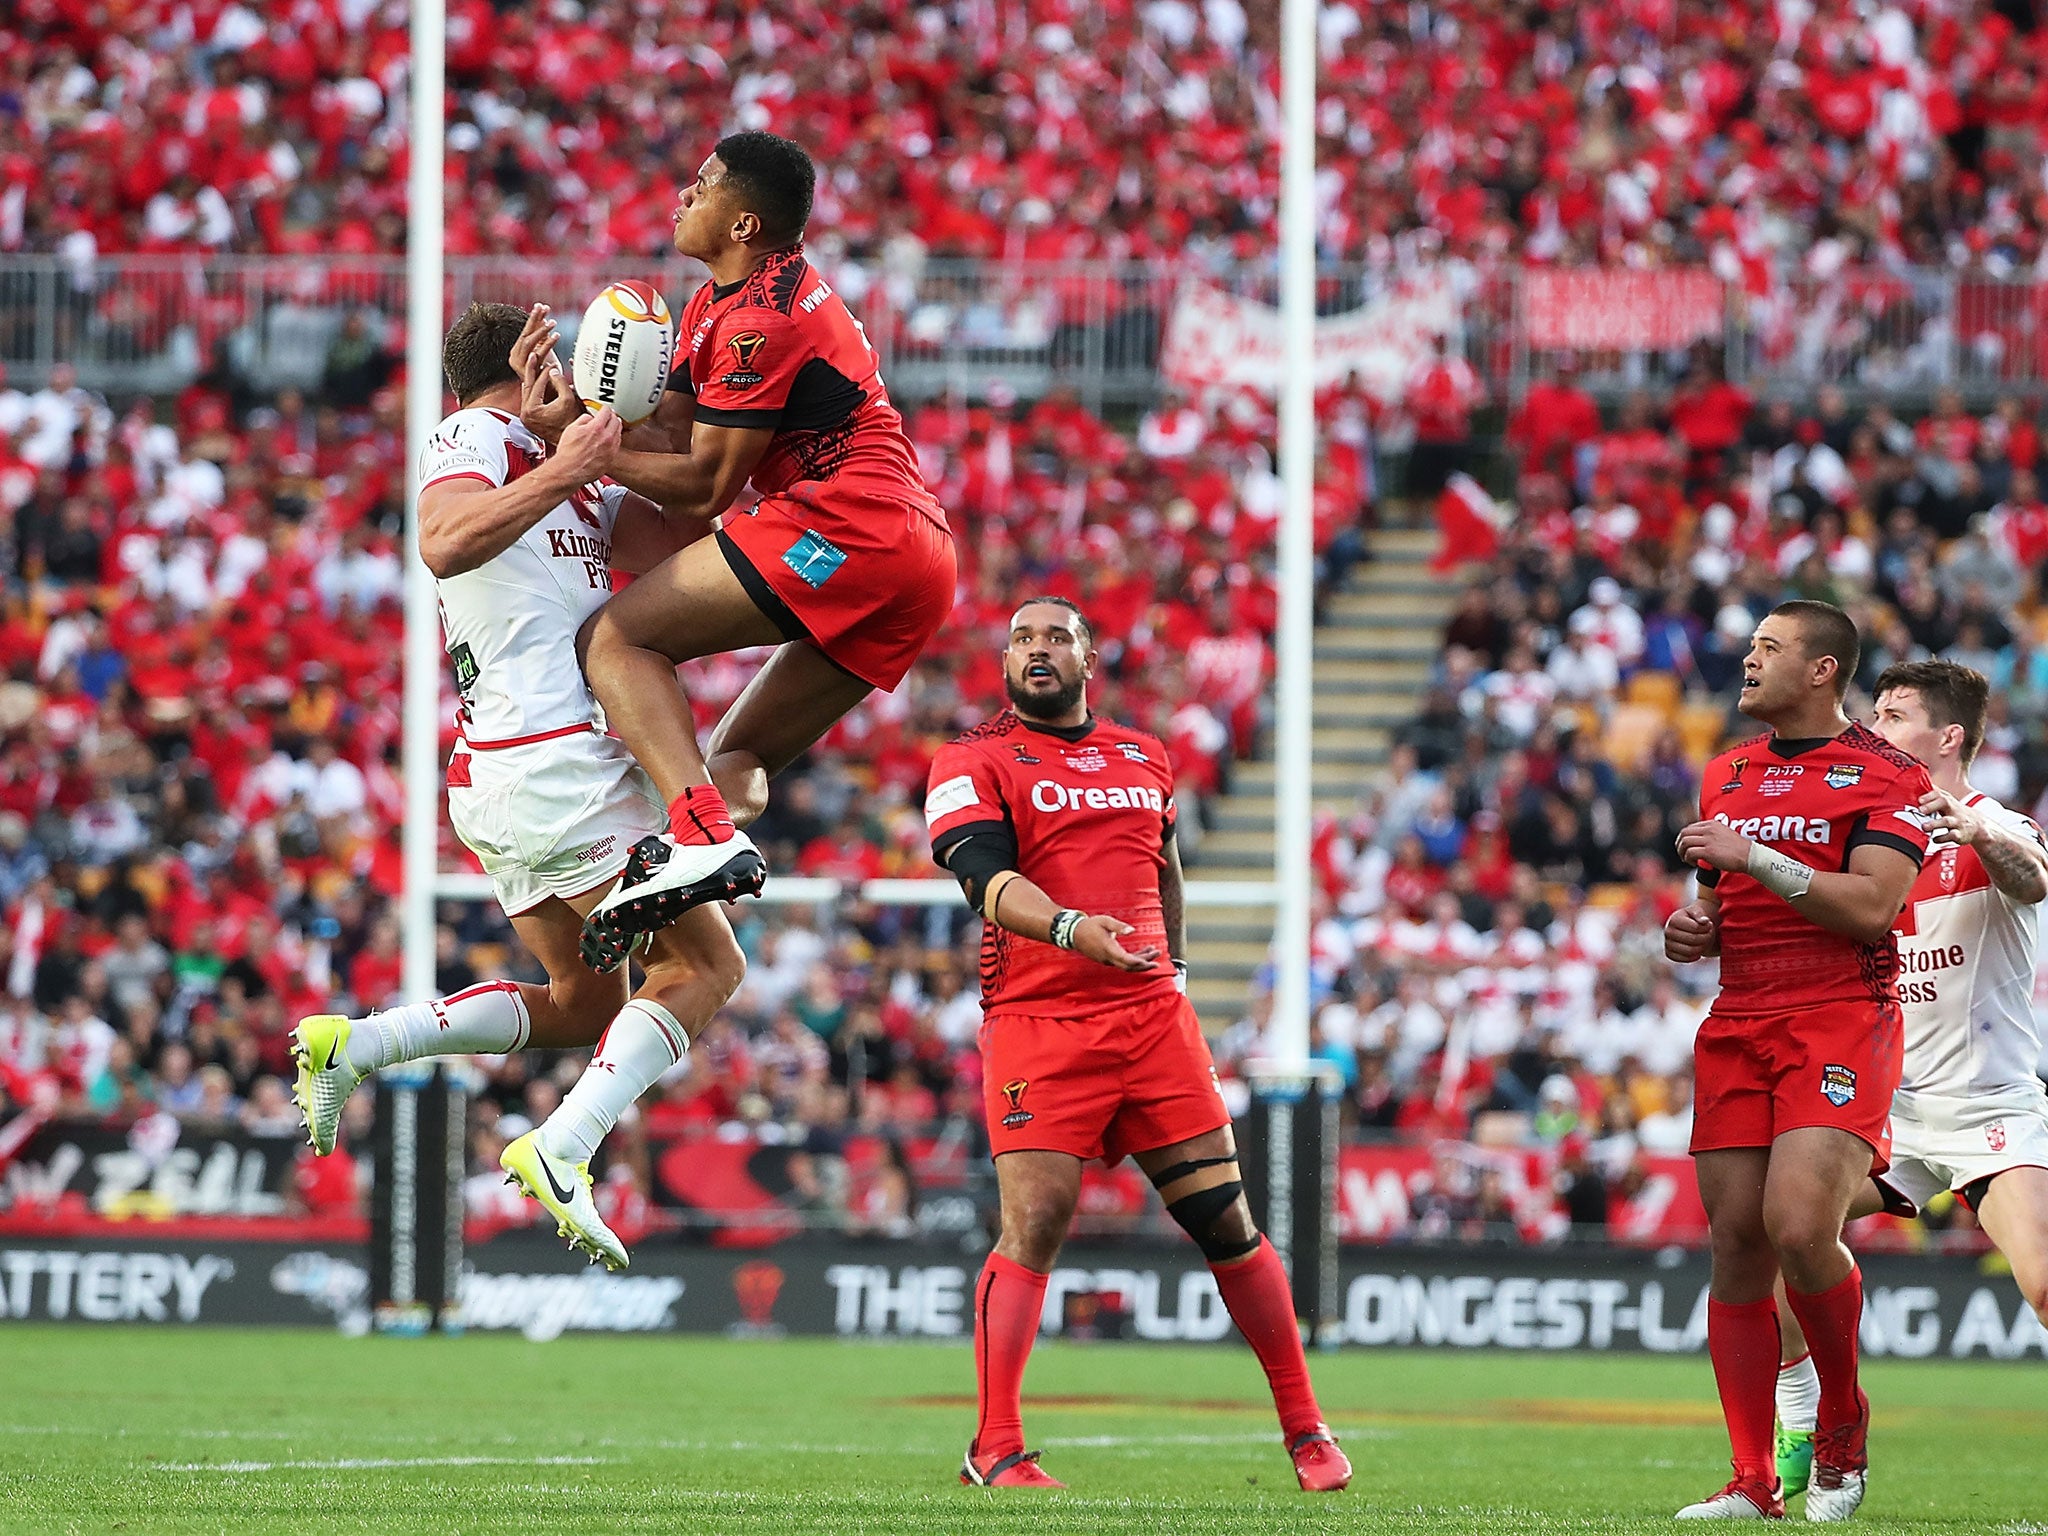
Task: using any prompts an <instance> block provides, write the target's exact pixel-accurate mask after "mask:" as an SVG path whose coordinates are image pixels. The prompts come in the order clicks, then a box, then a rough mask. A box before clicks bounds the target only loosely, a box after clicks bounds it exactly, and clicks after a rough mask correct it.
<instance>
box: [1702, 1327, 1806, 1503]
mask: <svg viewBox="0 0 2048 1536" xmlns="http://www.w3.org/2000/svg"><path fill="white" fill-rule="evenodd" d="M1811 1337H1812V1335H1810V1334H1809V1335H1808V1338H1809V1339H1810V1338H1811ZM1707 1353H1708V1354H1710V1355H1712V1356H1713V1357H1714V1385H1715V1386H1717V1387H1719V1388H1720V1389H1721V1417H1722V1418H1724V1419H1726V1420H1727V1421H1728V1445H1729V1448H1730V1449H1731V1450H1733V1451H1734V1453H1735V1475H1736V1476H1737V1477H1753V1478H1756V1479H1757V1480H1758V1481H1759V1482H1762V1483H1765V1484H1768V1485H1775V1484H1776V1483H1777V1481H1778V1456H1777V1450H1776V1447H1775V1446H1774V1445H1773V1444H1772V1441H1771V1421H1772V1419H1773V1418H1775V1417H1776V1415H1777V1408H1778V1404H1777V1391H1778V1304H1777V1303H1776V1302H1775V1301H1773V1300H1771V1298H1770V1297H1768V1296H1766V1297H1765V1298H1764V1299H1763V1300H1762V1301H1746V1302H1727V1301H1716V1300H1714V1299H1713V1298H1712V1297H1711V1296H1710V1297H1708V1298H1707Z"/></svg>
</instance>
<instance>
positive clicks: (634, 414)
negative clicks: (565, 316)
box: [572, 281, 676, 423]
mask: <svg viewBox="0 0 2048 1536" xmlns="http://www.w3.org/2000/svg"><path fill="white" fill-rule="evenodd" d="M675 351H676V330H675V322H674V321H673V320H672V319H671V318H670V317H669V312H668V305H667V304H666V303H664V302H663V301H662V297H661V295H660V294H659V293H656V292H655V291H654V289H653V288H652V287H651V286H649V285H648V284H646V283H643V282H638V281H627V282H619V283H611V284H609V285H607V286H606V288H605V290H604V291H603V292H602V293H600V294H599V295H598V296H597V297H596V298H594V299H592V300H591V301H590V308H588V309H586V310H585V311H584V312H583V326H582V328H581V329H580V330H578V331H577V332H576V359H575V364H574V367H573V370H572V372H573V376H574V380H575V384H576V393H577V395H578V396H579V397H580V398H581V399H582V401H583V403H584V404H585V405H587V406H588V407H590V409H591V410H593V411H594V410H597V409H599V408H600V407H602V406H607V405H608V406H610V407H611V408H612V409H613V410H614V411H616V412H618V414H619V419H620V420H621V421H624V422H628V423H631V422H636V421H645V420H646V419H647V418H648V417H649V416H652V415H653V414H654V408H655V407H656V406H658V405H660V404H661V396H662V391H664V390H665V389H667V388H668V374H669V368H670V365H671V364H672V363H673V362H674V361H675Z"/></svg>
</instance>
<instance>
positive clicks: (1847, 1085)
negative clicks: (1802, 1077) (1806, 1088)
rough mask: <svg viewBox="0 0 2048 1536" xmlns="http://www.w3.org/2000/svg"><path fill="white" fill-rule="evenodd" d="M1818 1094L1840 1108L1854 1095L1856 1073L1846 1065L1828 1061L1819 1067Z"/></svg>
mask: <svg viewBox="0 0 2048 1536" xmlns="http://www.w3.org/2000/svg"><path fill="white" fill-rule="evenodd" d="M1820 1096H1821V1097H1822V1098H1824V1099H1826V1100H1827V1101H1828V1102H1829V1103H1830V1104H1832V1105H1834V1106H1835V1108H1837V1109H1840V1108H1841V1107H1842V1106H1843V1105H1844V1104H1847V1103H1849V1102H1850V1101H1851V1100H1853V1099H1854V1098H1855V1097H1856V1074H1855V1073H1854V1072H1853V1071H1851V1070H1850V1069H1849V1068H1848V1067H1844V1066H1841V1065H1839V1064H1837V1063H1835V1062H1829V1063H1828V1064H1827V1065H1826V1066H1824V1067H1822V1068H1821V1069H1820Z"/></svg>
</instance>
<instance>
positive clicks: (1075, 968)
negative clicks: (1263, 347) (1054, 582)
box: [925, 597, 1776, 1492]
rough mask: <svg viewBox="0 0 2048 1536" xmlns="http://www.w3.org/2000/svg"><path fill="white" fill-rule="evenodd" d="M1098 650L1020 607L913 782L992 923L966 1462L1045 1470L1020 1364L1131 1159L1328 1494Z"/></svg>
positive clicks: (1164, 783) (985, 968) (1041, 1480)
mask: <svg viewBox="0 0 2048 1536" xmlns="http://www.w3.org/2000/svg"><path fill="white" fill-rule="evenodd" d="M1095 659H1096V653H1095V648H1094V645H1093V644H1092V643H1091V639H1090V635H1089V631H1088V624H1087V621H1086V620H1085V619H1084V618H1083V617H1082V615H1081V612H1080V610H1079V609H1078V608H1076V607H1075V606H1074V605H1073V604H1072V603H1070V602H1068V601H1067V600H1066V599H1065V598H1057V597H1047V598H1032V599H1031V600H1030V601H1028V602H1026V603H1025V604H1024V605H1023V606H1022V607H1021V608H1019V609H1018V610H1017V613H1016V616H1015V617H1014V618H1013V619H1012V620H1011V622H1010V643H1009V646H1008V648H1007V649H1006V650H1005V651H1004V653H1003V682H1004V685H1005V688H1006V689H1007V691H1008V693H1009V696H1010V703H1011V706H1012V707H1011V708H1010V709H1007V710H1005V711H1004V712H1003V713H1002V714H1000V715H997V716H996V717H995V718H994V719H992V720H989V721H986V722H984V723H983V724H981V725H978V726H976V727H975V728H974V729H973V730H971V731H969V732H968V733H967V734H966V735H965V736H962V737H960V738H959V739H958V740H957V741H954V742H951V743H949V744H948V745H947V746H945V747H943V748H941V749H940V751H939V754H938V757H937V758H936V759H935V760H934V761H933V764H932V772H931V785H930V790H929V793H928V795H927V797H926V800H925V820H926V821H927V822H928V823H930V826H931V836H932V855H933V857H934V858H936V859H937V860H938V861H939V863H941V864H942V865H944V866H945V867H946V868H947V869H948V870H949V871H950V872H951V873H952V874H953V875H954V876H955V877H956V878H957V879H958V880H959V881H960V884H961V887H962V888H963V889H964V890H965V891H966V893H967V900H968V901H969V903H970V904H971V905H973V907H974V908H975V909H976V910H977V911H979V912H980V913H981V914H982V916H983V918H984V919H985V920H986V924H987V925H986V926H985V927H984V928H983V929H982V941H981V995H982V1008H983V1013H984V1017H983V1022H982V1027H981V1053H982V1080H983V1085H984V1087H983V1093H984V1095H985V1098H986V1101H987V1107H988V1128H989V1140H990V1142H991V1144H992V1147H993V1151H994V1154H995V1163H996V1183H997V1187H998V1190H999V1193H1000V1198H1001V1203H1002V1236H1001V1238H1000V1239H999V1240H998V1241H997V1243H996V1246H995V1251H994V1252H992V1253H991V1254H990V1255H989V1257H988V1262H987V1263H986V1264H985V1265H984V1266H983V1267H982V1271H981V1274H980V1276H979V1277H978V1278H977V1279H976V1281H975V1286H974V1364H975V1382H976V1399H977V1402H978V1404H979V1407H980V1419H979V1423H978V1424H977V1426H976V1428H975V1433H974V1439H973V1441H972V1442H970V1443H969V1445H968V1447H967V1460H966V1464H965V1465H964V1466H963V1467H962V1468H961V1471H960V1479H961V1481H962V1482H965V1483H972V1484H976V1485H980V1486H986V1487H997V1488H1058V1487H1061V1486H1063V1485H1062V1484H1061V1483H1059V1482H1058V1481H1057V1480H1056V1479H1054V1478H1053V1477H1051V1476H1049V1475H1048V1474H1047V1473H1046V1472H1045V1471H1044V1470H1043V1469H1041V1468H1040V1467H1039V1465H1038V1453H1037V1452H1036V1451H1027V1450H1025V1449H1024V1426H1023V1420H1022V1407H1021V1403H1020V1396H1021V1393H1022V1390H1023V1385H1024V1366H1025V1362H1026V1361H1027V1360H1028V1359H1029V1358H1030V1355H1031V1345H1032V1341H1033V1340H1034V1339H1036V1338H1037V1337H1038V1329H1039V1320H1040V1316H1041V1314H1042V1313H1043V1311H1044V1307H1045V1285H1046V1276H1047V1274H1048V1273H1049V1272H1050V1271H1051V1269H1052V1266H1053V1262H1054V1261H1055V1260H1056V1259H1057V1258H1058V1257H1059V1251H1060V1242H1061V1240H1062V1239H1063V1238H1064V1237H1065V1236H1066V1233H1067V1228H1068V1226H1069V1225H1070V1224H1071V1223H1072V1221H1073V1219H1074V1205H1075V1202H1076V1201H1077V1199H1078V1198H1079V1196H1080V1190H1081V1164H1082V1162H1083V1160H1085V1159H1087V1158H1091V1157H1099V1158H1102V1159H1104V1160H1105V1161H1106V1162H1109V1163H1115V1162H1116V1161H1117V1160H1118V1159H1119V1158H1123V1157H1126V1156H1128V1157H1132V1158H1135V1159H1136V1160H1137V1164H1138V1166H1139V1167H1140V1168H1142V1169H1143V1170H1144V1171H1145V1175H1146V1177H1147V1178H1149V1179H1151V1181H1152V1183H1153V1185H1154V1187H1156V1188H1157V1189H1158V1191H1159V1195H1160V1198H1161V1199H1162V1200H1164V1201H1165V1202H1166V1209H1167V1211H1168V1213H1169V1214H1171V1215H1172V1217H1173V1218H1174V1220H1175V1221H1177V1222H1179V1223H1180V1224H1181V1226H1183V1227H1184V1228H1186V1229H1187V1232H1188V1235H1189V1236H1191V1237H1192V1238H1194V1240H1195V1244H1196V1246H1197V1247H1199V1248H1200V1249H1201V1250H1202V1254H1203V1256H1204V1257H1205V1258H1206V1259H1207V1260H1208V1261H1209V1269H1210V1272H1211V1273H1213V1274H1214V1275H1215V1277H1216V1286H1217V1289H1218V1290H1219V1291H1220V1292H1221V1293H1222V1296H1223V1303H1224V1305H1225V1306H1226V1307H1228V1308H1229V1309H1230V1315H1231V1317H1232V1319H1233V1320H1234V1321H1235V1322H1236V1323H1237V1326H1238V1328H1239V1330H1240V1331H1241V1332H1242V1333H1243V1334H1244V1336H1245V1338H1246V1340H1247V1341H1248V1342H1249V1343H1250V1344H1251V1346H1252V1349H1253V1350H1254V1351H1255V1352H1256V1353H1257V1355H1258V1357H1259V1363H1260V1364H1261V1365H1262V1366H1264V1367H1265V1371H1266V1377H1267V1380H1268V1381H1269V1382H1270V1383H1271V1384H1272V1388H1273V1402H1274V1405H1275V1407H1276V1408H1278V1410H1279V1413H1280V1427H1281V1432H1282V1434H1283V1436H1284V1437H1285V1439H1286V1442H1287V1449H1288V1453H1289V1455H1290V1456H1291V1457H1292V1458H1293V1461H1294V1471H1295V1476H1296V1478H1297V1479H1298V1480H1299V1482H1300V1484H1301V1486H1302V1487H1303V1488H1305V1489H1308V1490H1310V1491H1311V1492H1334V1491H1335V1490H1337V1489H1340V1488H1342V1487H1344V1486H1345V1485H1346V1484H1347V1483H1349V1482H1350V1481H1351V1463H1350V1462H1349V1461H1347V1460H1346V1459H1345V1457H1344V1453H1343V1452H1342V1451H1341V1450H1339V1449H1338V1447H1337V1442H1336V1440H1335V1439H1334V1438H1333V1437H1332V1436H1331V1434H1330V1431H1329V1428H1328V1426H1327V1425H1325V1424H1324V1423H1323V1415H1322V1410H1321V1409H1320V1408H1319V1407H1317V1405H1316V1398H1315V1392H1314V1390H1313V1388H1312V1387H1311V1386H1310V1385H1309V1378H1308V1361H1307V1359H1306V1357H1305V1356H1304V1355H1303V1353H1302V1347H1301V1332H1300V1329H1299V1326H1298V1325H1297V1324H1296V1322H1295V1318H1294V1300H1293V1296H1292V1295H1291V1293H1290V1291H1289V1288H1288V1283H1287V1272H1286V1270H1285V1269H1283V1268H1282V1267H1281V1264H1280V1256H1279V1254H1278V1253H1276V1252H1275V1251H1274V1249H1273V1245H1272V1244H1271V1243H1269V1242H1267V1241H1266V1240H1265V1239H1264V1238H1263V1237H1262V1236H1260V1234H1259V1229H1258V1228H1257V1227H1256V1226H1255V1225H1254V1224H1253V1222H1252V1215H1251V1209H1250V1207H1249V1206H1247V1205H1246V1204H1245V1198H1244V1186H1243V1184H1242V1182H1241V1181H1240V1179H1239V1175H1238V1168H1237V1144H1236V1142H1235V1141H1234V1140H1233V1139H1232V1137H1231V1132H1230V1115H1229V1112H1228V1111H1227V1110H1226V1109H1225V1108H1224V1107H1223V1097H1222V1094H1221V1092H1220V1091H1219V1090H1218V1088H1217V1086H1216V1069H1215V1066H1214V1064H1213V1063H1212V1062H1211V1061H1210V1058H1209V1047H1208V1045H1207V1043H1206V1042H1205V1041H1204V1040H1203V1039H1202V1030H1201V1026H1200V1024H1199V1023H1198V1022H1197V1021H1196V1019H1195V1011H1194V1009H1193V1008H1192V1007H1191V1006H1190V1005H1189V1003H1188V1000H1187V998H1186V996H1185V995H1184V994H1185V990H1186V981H1185V977H1186V969H1185V963H1184V960H1183V955H1184V951H1185V937H1184V930H1183V924H1182V914H1181V870H1180V852H1179V848H1178V846H1177V845H1176V843H1175V841H1174V804H1173V768H1172V765H1171V764H1170V763H1169V762H1168V761H1167V756H1166V749H1165V748H1164V747H1163V746H1161V745H1160V744H1159V742H1158V741H1157V740H1155V739H1154V738H1152V737H1150V736H1147V735H1145V734H1143V733H1142V732H1140V731H1133V730H1129V729H1126V728H1125V727H1123V726H1120V725H1117V724H1114V723H1113V722H1111V721H1108V720H1103V719H1100V718H1098V717H1096V716H1095V715H1092V714H1090V713H1089V710H1088V680H1089V679H1090V678H1091V677H1092V676H1094V672H1095ZM1084 907H1085V908H1087V909H1089V910H1083V909H1084ZM1772 1369H1773V1371H1775V1370H1776V1357H1775V1356H1774V1357H1773V1359H1772ZM1766 1413H1767V1415H1768V1408H1767V1409H1766Z"/></svg>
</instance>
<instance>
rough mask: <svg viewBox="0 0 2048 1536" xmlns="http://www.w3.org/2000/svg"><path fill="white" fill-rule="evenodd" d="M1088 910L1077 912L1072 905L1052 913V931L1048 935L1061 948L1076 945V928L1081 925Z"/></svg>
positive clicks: (1069, 947)
mask: <svg viewBox="0 0 2048 1536" xmlns="http://www.w3.org/2000/svg"><path fill="white" fill-rule="evenodd" d="M1087 915H1088V914H1087V913H1086V912H1076V911H1075V910H1074V909H1073V908H1072V907H1062V908H1060V910H1059V911H1057V912H1055V913H1053V915H1052V932H1051V933H1049V934H1047V935H1046V937H1047V938H1049V939H1051V940H1052V942H1053V943H1054V944H1056V945H1058V946H1059V947H1060V948H1061V949H1072V948H1073V947H1074V930H1075V929H1076V928H1078V927H1080V926H1081V919H1082V918H1084V917H1086V916H1087Z"/></svg>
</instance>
